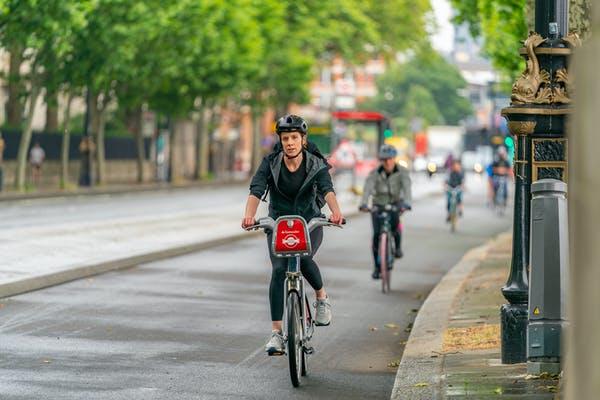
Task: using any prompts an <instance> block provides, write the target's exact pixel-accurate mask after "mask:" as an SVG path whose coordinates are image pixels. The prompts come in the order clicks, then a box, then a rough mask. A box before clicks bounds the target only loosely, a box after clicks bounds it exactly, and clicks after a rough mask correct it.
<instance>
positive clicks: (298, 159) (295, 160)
mask: <svg viewBox="0 0 600 400" xmlns="http://www.w3.org/2000/svg"><path fill="white" fill-rule="evenodd" d="M303 159H304V155H303V154H302V150H300V151H299V152H298V154H294V155H292V156H288V155H287V153H286V154H285V157H284V158H283V162H284V163H285V166H286V167H287V169H288V170H289V171H290V172H295V171H296V170H297V169H298V168H300V165H301V164H302V160H303Z"/></svg>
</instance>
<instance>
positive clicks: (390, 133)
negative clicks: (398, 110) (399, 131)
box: [383, 128, 393, 139]
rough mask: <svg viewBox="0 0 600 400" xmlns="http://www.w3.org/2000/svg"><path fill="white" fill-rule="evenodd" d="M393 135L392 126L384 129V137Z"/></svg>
mask: <svg viewBox="0 0 600 400" xmlns="http://www.w3.org/2000/svg"><path fill="white" fill-rule="evenodd" d="M392 136H393V133H392V130H391V129H390V128H387V129H386V130H384V131H383V137H384V138H386V139H387V138H391V137H392Z"/></svg>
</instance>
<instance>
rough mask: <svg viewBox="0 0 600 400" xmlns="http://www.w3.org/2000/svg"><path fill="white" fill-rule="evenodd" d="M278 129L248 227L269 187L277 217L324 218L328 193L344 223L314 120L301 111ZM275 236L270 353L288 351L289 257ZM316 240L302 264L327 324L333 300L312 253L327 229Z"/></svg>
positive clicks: (255, 187) (253, 191) (319, 319)
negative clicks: (313, 138) (313, 134)
mask: <svg viewBox="0 0 600 400" xmlns="http://www.w3.org/2000/svg"><path fill="white" fill-rule="evenodd" d="M275 130H276V132H277V135H278V136H279V140H280V143H281V146H276V148H275V150H274V151H273V152H272V153H271V154H269V155H267V156H266V157H265V158H264V159H263V161H262V163H261V164H260V166H259V167H258V170H257V171H256V173H255V174H254V177H253V178H252V182H251V183H250V195H249V196H248V200H247V202H246V211H245V213H244V218H243V219H242V227H243V228H247V227H250V226H252V225H255V224H256V220H255V216H256V211H257V209H258V205H259V204H260V200H261V198H263V196H265V194H266V192H267V191H268V192H269V193H270V198H269V216H270V217H271V218H273V219H277V218H278V217H280V216H283V215H300V216H302V217H303V218H304V219H305V220H306V221H307V222H309V221H310V220H311V219H312V218H315V217H320V216H322V214H321V207H322V206H323V204H320V201H319V199H320V198H321V196H322V198H324V202H326V204H327V206H328V207H329V209H330V210H331V217H330V221H331V222H333V223H335V224H341V223H342V221H343V217H342V212H341V211H340V207H339V205H338V202H337V198H336V196H335V192H334V190H333V183H332V181H331V176H330V175H329V165H328V164H327V161H326V160H325V158H324V157H323V155H322V154H321V153H320V152H319V150H318V149H317V148H316V146H315V145H314V144H312V143H309V142H308V141H307V138H306V135H307V133H308V125H307V124H306V122H305V121H304V119H302V118H301V117H299V116H297V115H287V116H285V117H282V118H280V119H279V120H278V121H277V124H276V127H275ZM265 197H266V196H265ZM272 235H273V233H272V232H270V233H267V244H268V248H269V255H270V258H271V265H272V267H273V270H272V274H271V285H270V288H269V301H270V306H271V320H272V332H271V336H270V339H269V340H268V342H267V344H266V345H265V350H266V352H267V353H268V354H269V355H282V354H284V341H283V335H282V332H281V329H282V317H283V302H284V299H283V294H284V287H283V285H284V282H285V276H286V275H285V274H286V272H287V260H286V259H284V258H277V257H275V256H274V255H273V253H272V251H271V248H270V244H271V242H272ZM310 240H311V244H312V255H311V256H307V257H302V258H301V260H300V268H301V271H302V275H303V276H304V277H305V278H306V280H307V281H308V283H309V284H310V285H311V286H312V287H313V289H314V290H315V293H316V299H317V300H316V302H315V307H316V315H315V324H316V325H317V326H326V325H329V323H330V322H331V304H330V303H329V297H328V296H327V292H326V291H325V288H324V287H323V280H322V278H321V272H320V271H319V267H318V265H317V263H315V261H314V260H313V258H312V257H313V256H314V254H315V253H316V251H317V249H318V248H319V246H320V245H321V242H322V241H323V228H322V227H320V228H316V229H315V230H313V231H312V232H311V233H310Z"/></svg>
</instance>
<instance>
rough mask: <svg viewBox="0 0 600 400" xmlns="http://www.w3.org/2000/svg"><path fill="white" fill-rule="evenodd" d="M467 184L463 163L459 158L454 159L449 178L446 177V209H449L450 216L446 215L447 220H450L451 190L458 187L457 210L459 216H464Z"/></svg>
mask: <svg viewBox="0 0 600 400" xmlns="http://www.w3.org/2000/svg"><path fill="white" fill-rule="evenodd" d="M464 185H465V173H464V172H463V170H462V165H461V164H460V161H459V160H454V161H452V166H451V167H450V173H449V174H448V178H447V179H446V195H447V196H446V210H447V211H448V216H447V217H446V222H450V196H451V194H450V190H451V189H456V188H458V189H459V190H458V192H457V193H456V210H457V211H458V216H459V217H462V215H463V204H462V193H463V190H464Z"/></svg>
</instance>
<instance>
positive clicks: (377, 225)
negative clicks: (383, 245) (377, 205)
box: [371, 211, 402, 269]
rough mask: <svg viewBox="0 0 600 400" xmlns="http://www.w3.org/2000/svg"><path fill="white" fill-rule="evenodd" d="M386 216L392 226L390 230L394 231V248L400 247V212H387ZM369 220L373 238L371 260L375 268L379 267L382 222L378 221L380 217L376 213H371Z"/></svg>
mask: <svg viewBox="0 0 600 400" xmlns="http://www.w3.org/2000/svg"><path fill="white" fill-rule="evenodd" d="M388 216H389V219H390V224H391V226H392V232H393V233H394V242H395V243H396V249H400V245H401V244H402V243H401V239H402V238H401V235H400V231H399V230H398V225H399V224H400V213H398V212H389V211H388ZM371 221H372V222H373V240H372V241H371V242H372V250H373V260H374V262H375V268H377V269H379V235H381V229H382V226H381V225H382V223H381V222H380V218H379V215H378V213H371Z"/></svg>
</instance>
